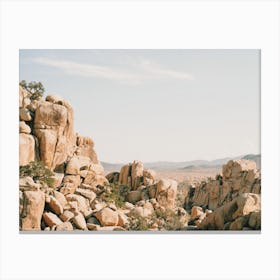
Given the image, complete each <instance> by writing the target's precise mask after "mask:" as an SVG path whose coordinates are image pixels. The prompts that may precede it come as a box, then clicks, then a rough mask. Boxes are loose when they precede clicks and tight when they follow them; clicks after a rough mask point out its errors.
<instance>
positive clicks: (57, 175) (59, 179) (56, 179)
mask: <svg viewBox="0 0 280 280" xmlns="http://www.w3.org/2000/svg"><path fill="white" fill-rule="evenodd" d="M53 178H54V183H53V188H58V187H60V186H61V184H62V180H63V178H64V173H56V172H54V176H53Z"/></svg>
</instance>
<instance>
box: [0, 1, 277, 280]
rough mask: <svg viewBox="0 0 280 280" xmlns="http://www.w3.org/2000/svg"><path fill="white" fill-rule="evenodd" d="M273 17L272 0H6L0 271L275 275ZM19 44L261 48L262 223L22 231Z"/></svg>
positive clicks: (98, 275)
mask: <svg viewBox="0 0 280 280" xmlns="http://www.w3.org/2000/svg"><path fill="white" fill-rule="evenodd" d="M278 20H279V2H278V1H268V0H265V1H209V0H208V1H187V2H183V1H178V2H175V1H172V2H169V1H163V2H160V1H153V2H147V1H144V2H128V1H127V2H118V3H116V2H110V1H105V2H103V3H102V2H89V1H85V2H82V1H70V2H63V1H62V2H54V1H40V2H39V1H38V2H35V1H23V0H21V1H2V2H1V153H0V155H1V176H0V177H1V178H0V179H1V196H0V197H1V202H0V207H1V244H0V245H1V246H0V248H1V249H0V251H1V252H0V254H1V267H0V271H1V274H0V275H1V277H2V279H29V280H31V279H92V278H94V279H112V278H113V279H132V278H133V279H144V278H145V279H150V278H153V279H279V277H280V273H279V263H280V261H279V236H280V232H279V221H280V219H279V175H278V174H279V170H280V169H279V147H278V145H279V114H278V112H279V111H278V110H279V97H278V92H279V64H278V61H279V33H280V32H279V22H278ZM34 38H37V40H35V39H34ZM19 48H231V49H232V48H257V49H261V50H262V167H263V170H262V178H263V181H262V187H263V188H262V201H263V207H262V208H263V212H262V216H263V222H262V233H261V234H258V235H218V234H209V235H207V234H203V235H202V234H201V235H55V236H54V235H20V234H19V233H18V221H17V215H18V209H17V207H18V201H17V196H18V191H17V190H18V189H17V178H18V171H17V167H18V165H17V162H18V161H17V157H18V145H17V140H18V139H17V137H18V111H17V110H18V109H17V102H18V95H17V93H18V50H19Z"/></svg>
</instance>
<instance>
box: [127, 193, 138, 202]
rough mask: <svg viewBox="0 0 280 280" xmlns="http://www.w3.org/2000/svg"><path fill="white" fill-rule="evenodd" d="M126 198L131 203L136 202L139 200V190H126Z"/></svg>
mask: <svg viewBox="0 0 280 280" xmlns="http://www.w3.org/2000/svg"><path fill="white" fill-rule="evenodd" d="M126 200H127V201H128V202H130V203H133V204H134V203H136V202H137V201H139V200H141V192H140V191H131V192H128V194H127V197H126Z"/></svg>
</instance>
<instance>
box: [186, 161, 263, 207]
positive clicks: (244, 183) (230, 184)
mask: <svg viewBox="0 0 280 280" xmlns="http://www.w3.org/2000/svg"><path fill="white" fill-rule="evenodd" d="M260 192H261V181H260V173H259V171H258V170H257V169H256V164H255V162H253V161H249V160H230V161H229V162H228V163H227V164H225V165H224V166H223V172H222V175H218V176H217V177H216V179H215V180H214V179H211V180H209V181H208V182H202V183H201V184H200V185H198V186H196V187H194V188H193V190H192V191H190V192H189V194H188V196H187V197H186V204H187V205H188V206H189V207H191V206H201V207H204V208H208V209H211V210H215V209H217V208H218V207H221V206H222V205H224V204H225V203H228V202H230V201H231V200H232V199H234V198H235V197H238V196H239V195H241V194H242V193H256V194H260Z"/></svg>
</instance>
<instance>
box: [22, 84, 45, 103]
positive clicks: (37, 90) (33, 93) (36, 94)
mask: <svg viewBox="0 0 280 280" xmlns="http://www.w3.org/2000/svg"><path fill="white" fill-rule="evenodd" d="M19 84H20V86H22V87H23V88H24V89H26V90H27V91H28V92H29V97H30V99H31V100H40V99H41V98H42V96H43V94H44V92H45V88H44V86H43V84H42V83H41V82H35V81H32V82H29V83H27V82H26V81H25V80H22V81H21V82H20V83H19Z"/></svg>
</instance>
